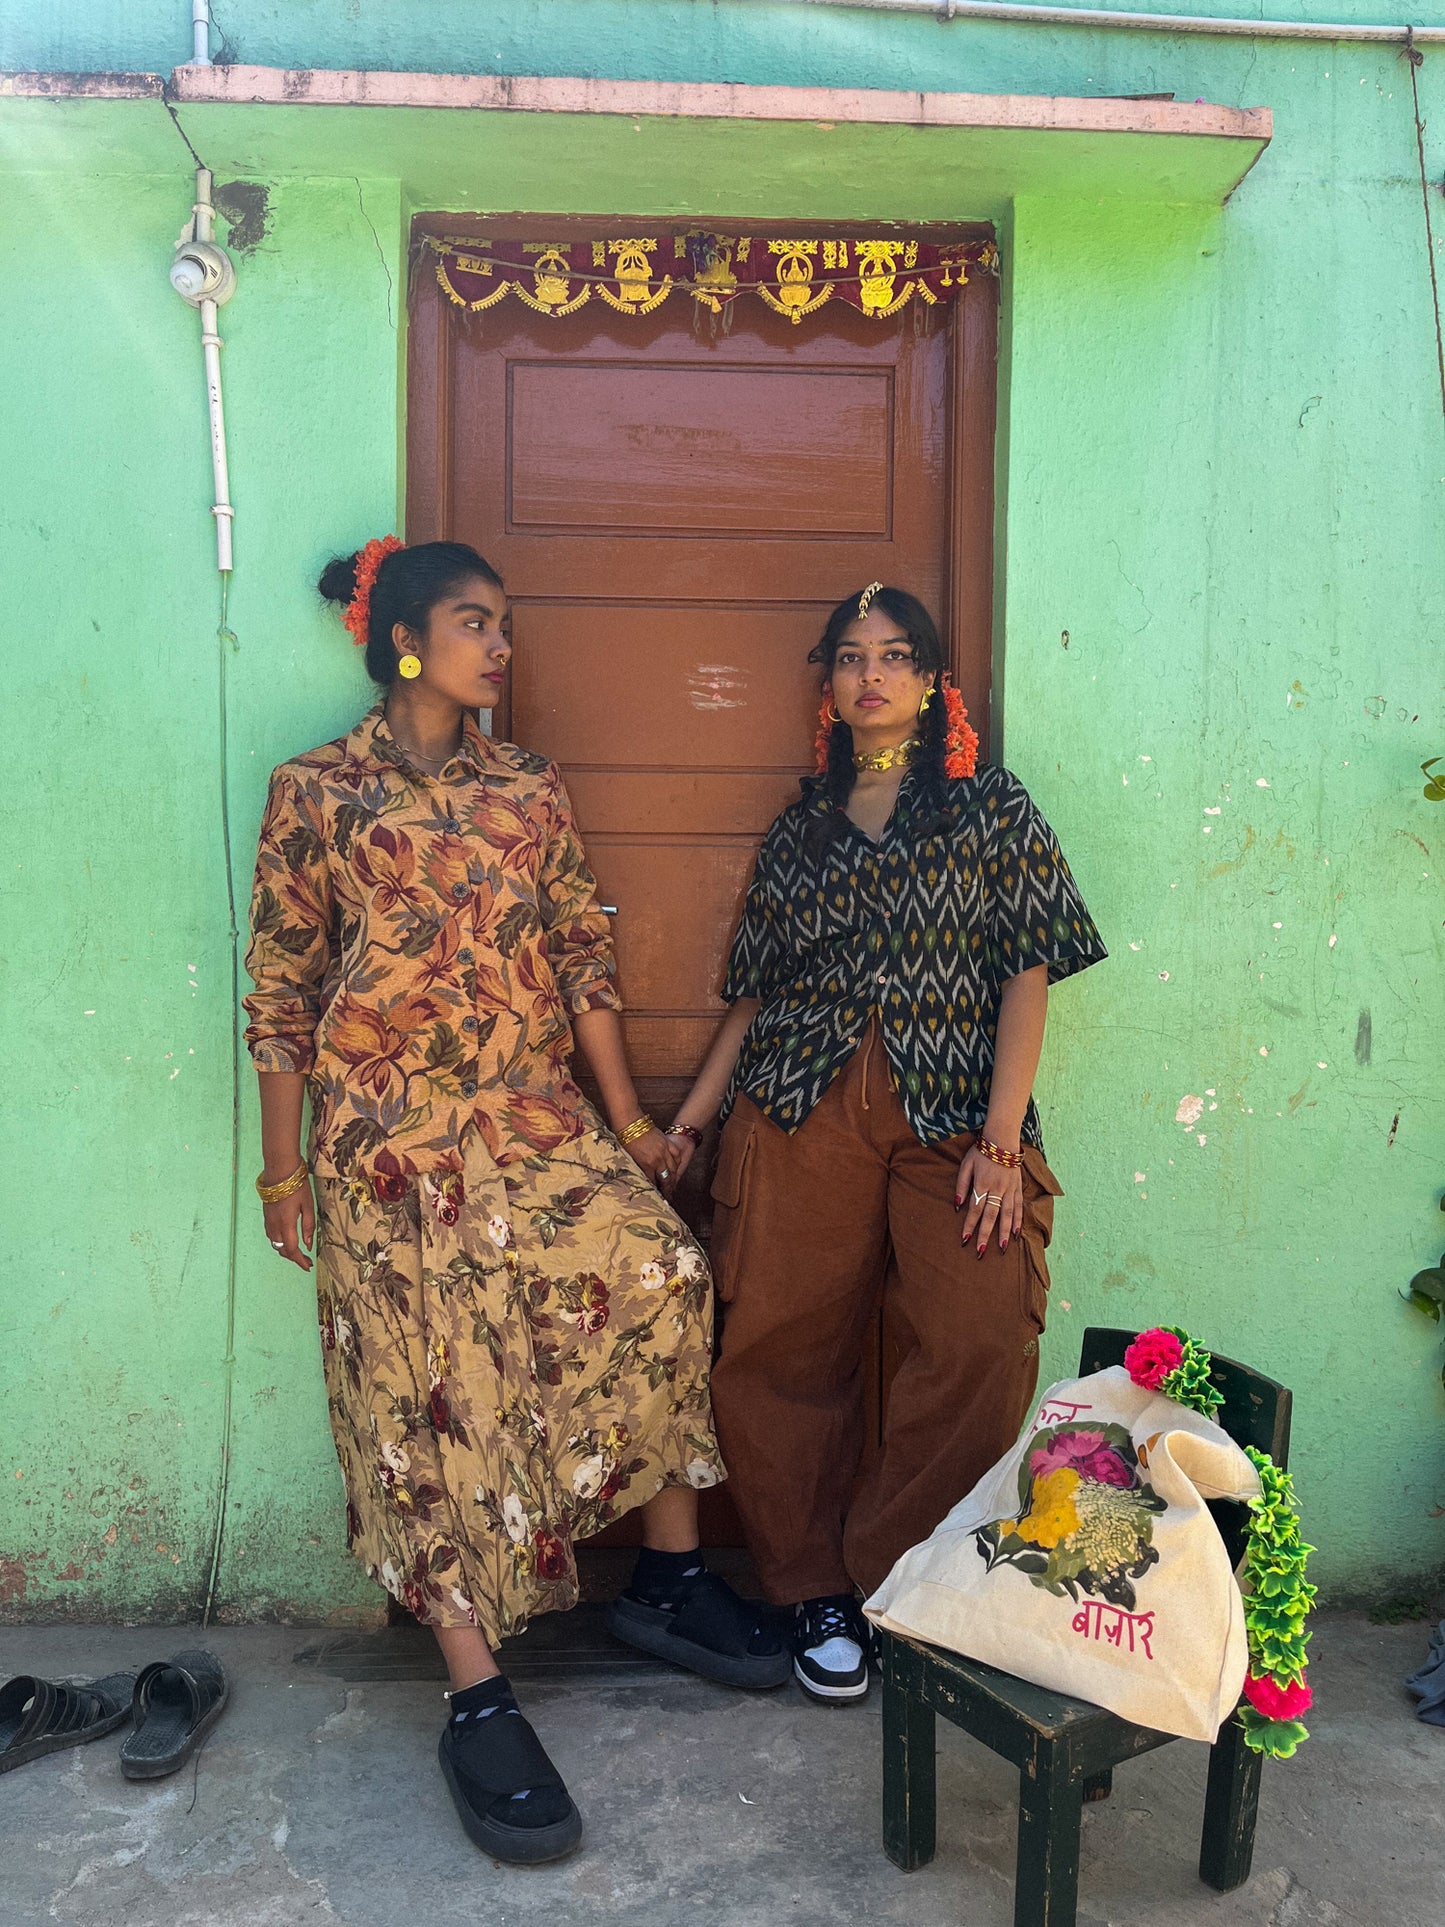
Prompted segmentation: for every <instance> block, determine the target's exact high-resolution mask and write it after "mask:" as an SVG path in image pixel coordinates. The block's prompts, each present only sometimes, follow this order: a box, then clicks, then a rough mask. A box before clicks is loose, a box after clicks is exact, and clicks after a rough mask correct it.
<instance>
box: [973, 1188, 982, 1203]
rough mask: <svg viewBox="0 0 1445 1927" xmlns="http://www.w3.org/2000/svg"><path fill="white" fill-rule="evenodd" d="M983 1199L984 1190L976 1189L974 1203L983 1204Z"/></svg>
mask: <svg viewBox="0 0 1445 1927" xmlns="http://www.w3.org/2000/svg"><path fill="white" fill-rule="evenodd" d="M983 1200H984V1194H983V1192H982V1191H975V1192H974V1194H973V1201H974V1203H975V1204H982V1203H983Z"/></svg>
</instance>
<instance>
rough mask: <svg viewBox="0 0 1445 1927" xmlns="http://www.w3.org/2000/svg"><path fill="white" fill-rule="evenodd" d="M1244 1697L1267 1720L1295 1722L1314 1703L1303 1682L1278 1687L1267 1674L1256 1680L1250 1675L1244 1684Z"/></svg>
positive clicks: (1293, 1682) (1292, 1682)
mask: <svg viewBox="0 0 1445 1927" xmlns="http://www.w3.org/2000/svg"><path fill="white" fill-rule="evenodd" d="M1244 1697H1245V1698H1246V1699H1247V1700H1248V1701H1249V1703H1250V1705H1251V1706H1252V1707H1253V1708H1254V1709H1255V1711H1256V1712H1257V1713H1263V1715H1264V1717H1265V1718H1266V1719H1267V1720H1297V1719H1298V1718H1299V1717H1300V1715H1301V1714H1302V1713H1308V1711H1309V1710H1310V1707H1311V1705H1312V1704H1313V1702H1314V1694H1313V1693H1312V1692H1311V1691H1310V1689H1309V1687H1308V1686H1306V1685H1305V1683H1304V1681H1303V1680H1299V1681H1297V1682H1296V1681H1294V1680H1292V1681H1291V1682H1290V1684H1289V1685H1288V1686H1280V1685H1277V1684H1276V1682H1275V1681H1274V1680H1272V1679H1270V1677H1269V1676H1268V1674H1266V1675H1265V1677H1264V1678H1263V1679H1256V1678H1255V1676H1254V1674H1253V1673H1251V1674H1250V1676H1249V1678H1248V1679H1247V1680H1246V1681H1245V1682H1244Z"/></svg>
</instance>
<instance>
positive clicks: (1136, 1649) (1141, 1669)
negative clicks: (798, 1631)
mask: <svg viewBox="0 0 1445 1927" xmlns="http://www.w3.org/2000/svg"><path fill="white" fill-rule="evenodd" d="M1259 1491H1260V1483H1259V1475H1258V1473H1257V1472H1256V1471H1255V1469H1254V1467H1253V1466H1252V1465H1251V1464H1250V1462H1249V1460H1248V1459H1247V1458H1246V1457H1245V1454H1244V1453H1243V1451H1241V1449H1240V1448H1239V1446H1237V1445H1236V1444H1235V1443H1234V1441H1233V1440H1232V1439H1231V1438H1229V1436H1228V1435H1227V1434H1226V1433H1225V1432H1223V1431H1222V1430H1221V1429H1220V1427H1219V1426H1218V1425H1216V1424H1214V1422H1213V1421H1212V1420H1210V1419H1207V1418H1205V1417H1203V1416H1202V1415H1201V1414H1200V1413H1198V1412H1195V1411H1191V1410H1190V1409H1189V1408H1188V1407H1187V1406H1184V1405H1180V1404H1178V1403H1176V1401H1175V1400H1173V1399H1171V1398H1166V1397H1165V1396H1164V1395H1163V1394H1162V1393H1161V1392H1155V1391H1149V1390H1147V1389H1146V1388H1145V1387H1143V1386H1141V1385H1136V1384H1135V1383H1134V1382H1133V1380H1132V1379H1131V1378H1130V1376H1129V1374H1128V1372H1127V1371H1126V1370H1125V1369H1124V1367H1123V1366H1122V1365H1115V1366H1111V1367H1110V1368H1109V1369H1108V1370H1107V1371H1103V1372H1095V1373H1094V1374H1093V1375H1092V1376H1091V1377H1089V1378H1076V1379H1069V1380H1066V1381H1065V1382H1064V1383H1062V1384H1059V1385H1055V1386H1053V1387H1052V1388H1051V1389H1050V1390H1049V1391H1048V1392H1047V1393H1046V1394H1045V1395H1044V1397H1043V1398H1042V1399H1041V1400H1040V1401H1039V1404H1038V1406H1037V1408H1036V1410H1035V1411H1034V1413H1033V1416H1032V1418H1031V1420H1030V1421H1029V1423H1028V1425H1027V1426H1026V1428H1025V1430H1024V1433H1023V1436H1022V1437H1021V1438H1020V1439H1019V1442H1018V1444H1017V1445H1015V1446H1014V1448H1013V1450H1012V1451H1011V1452H1010V1453H1009V1454H1008V1455H1007V1457H1005V1458H1003V1459H1001V1460H1000V1461H999V1463H998V1464H997V1465H996V1466H995V1467H994V1468H993V1470H992V1471H991V1472H987V1473H985V1474H984V1476H983V1478H982V1479H980V1480H979V1482H978V1484H977V1485H976V1486H975V1487H974V1489H973V1490H972V1492H970V1493H969V1495H968V1497H967V1498H965V1499H962V1500H960V1501H959V1503H958V1504H957V1505H956V1506H955V1507H954V1508H953V1510H952V1512H950V1513H949V1515H948V1517H947V1518H946V1519H945V1520H944V1521H943V1523H942V1524H941V1525H940V1526H939V1527H938V1529H937V1531H936V1532H934V1534H933V1535H932V1537H931V1538H929V1539H926V1540H925V1541H924V1542H923V1544H922V1545H919V1546H915V1547H914V1548H913V1549H912V1551H910V1552H906V1553H904V1555H903V1557H902V1558H901V1559H900V1560H899V1561H898V1563H897V1565H896V1566H895V1567H894V1568H893V1570H892V1572H891V1573H890V1574H889V1575H888V1577H887V1579H885V1580H884V1582H883V1584H882V1586H880V1587H879V1589H878V1591H877V1592H876V1593H874V1595H873V1597H872V1598H871V1599H870V1600H868V1601H867V1603H866V1605H865V1607H864V1611H865V1612H866V1613H867V1615H868V1617H869V1618H870V1619H871V1620H872V1621H873V1622H874V1623H875V1624H876V1625H879V1626H886V1627H887V1628H888V1629H889V1631H890V1632H896V1633H907V1634H911V1635H912V1636H913V1637H915V1638H917V1639H923V1640H927V1641H929V1642H930V1643H931V1644H933V1645H935V1646H945V1647H948V1648H949V1649H950V1650H951V1651H953V1652H957V1653H964V1654H967V1655H968V1657H969V1658H971V1659H980V1660H984V1661H985V1662H986V1663H987V1664H988V1665H990V1666H998V1667H1001V1668H1002V1669H1003V1670H1004V1671H1005V1672H1009V1673H1014V1674H1016V1675H1018V1677H1019V1678H1021V1679H1027V1680H1032V1681H1034V1682H1035V1683H1036V1684H1037V1685H1039V1686H1047V1687H1051V1688H1053V1689H1054V1690H1055V1691H1056V1692H1060V1693H1068V1694H1071V1695H1073V1696H1074V1697H1075V1698H1078V1699H1085V1700H1092V1701H1093V1702H1094V1704H1095V1705H1098V1706H1105V1707H1108V1709H1109V1710H1110V1711H1111V1712H1113V1713H1118V1714H1119V1715H1120V1716H1121V1717H1122V1718H1124V1719H1126V1720H1132V1721H1134V1722H1135V1723H1136V1724H1137V1725H1140V1726H1150V1727H1154V1728H1155V1729H1156V1730H1157V1731H1159V1732H1161V1733H1174V1734H1178V1735H1179V1736H1180V1737H1181V1738H1183V1739H1189V1740H1213V1739H1214V1737H1215V1735H1216V1733H1217V1732H1218V1731H1219V1728H1220V1726H1221V1724H1222V1723H1223V1721H1224V1720H1225V1719H1227V1718H1228V1717H1229V1715H1230V1714H1231V1713H1232V1712H1233V1711H1234V1708H1235V1706H1236V1704H1237V1703H1238V1700H1239V1695H1240V1690H1241V1688H1242V1687H1243V1685H1244V1679H1245V1672H1246V1668H1247V1665H1248V1650H1247V1644H1246V1638H1245V1626H1244V1609H1243V1605H1242V1602H1241V1600H1240V1594H1239V1587H1238V1586H1237V1584H1236V1583H1235V1578H1234V1574H1233V1572H1232V1571H1231V1570H1230V1564H1229V1558H1228V1555H1227V1554H1226V1552H1225V1550H1224V1542H1223V1540H1222V1539H1221V1538H1220V1536H1219V1530H1218V1528H1217V1527H1216V1525H1215V1523H1214V1521H1213V1519H1211V1518H1210V1516H1209V1514H1208V1512H1206V1510H1205V1501H1206V1500H1207V1499H1254V1498H1258V1496H1259Z"/></svg>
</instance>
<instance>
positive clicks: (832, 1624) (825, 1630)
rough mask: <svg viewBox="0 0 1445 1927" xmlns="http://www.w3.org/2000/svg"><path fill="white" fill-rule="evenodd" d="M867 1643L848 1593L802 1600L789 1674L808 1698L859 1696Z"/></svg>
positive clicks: (863, 1690)
mask: <svg viewBox="0 0 1445 1927" xmlns="http://www.w3.org/2000/svg"><path fill="white" fill-rule="evenodd" d="M869 1643H870V1642H869V1638H868V1627H867V1625H866V1624H865V1622H864V1619H863V1615H862V1614H861V1613H860V1612H859V1610H858V1602H857V1601H856V1600H855V1599H854V1597H853V1595H852V1594H851V1593H835V1594H833V1595H832V1596H831V1597H830V1598H827V1599H805V1600H804V1601H803V1603H802V1605H801V1606H798V1607H796V1608H795V1619H794V1624H793V1676H794V1678H795V1679H796V1680H797V1682H798V1684H799V1686H801V1687H802V1689H803V1691H804V1692H805V1693H806V1694H807V1695H808V1697H809V1698H810V1699H815V1700H820V1701H821V1702H822V1703H823V1704H824V1705H825V1706H839V1705H842V1704H844V1703H845V1702H847V1701H849V1700H861V1699H863V1698H865V1697H866V1696H867V1692H868V1649H869Z"/></svg>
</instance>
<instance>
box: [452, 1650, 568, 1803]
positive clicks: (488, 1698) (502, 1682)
mask: <svg viewBox="0 0 1445 1927" xmlns="http://www.w3.org/2000/svg"><path fill="white" fill-rule="evenodd" d="M523 1717H524V1715H523V1713H522V1710H521V1708H520V1707H519V1706H518V1705H517V1701H516V1697H515V1695H514V1694H513V1692H512V1686H511V1682H510V1680H508V1678H507V1676H506V1674H505V1673H497V1674H495V1675H494V1676H493V1677H492V1678H491V1679H481V1680H478V1681H477V1683H476V1685H475V1686H464V1687H463V1688H462V1690H461V1692H460V1693H453V1694H452V1695H451V1719H450V1720H449V1722H448V1726H449V1729H450V1732H451V1735H452V1743H453V1744H454V1745H455V1746H456V1747H457V1749H458V1751H457V1758H458V1760H459V1763H460V1765H461V1769H462V1772H463V1774H465V1772H466V1756H467V1752H468V1751H469V1750H470V1749H473V1748H476V1749H484V1748H485V1747H486V1745H487V1739H488V1733H489V1729H490V1728H491V1727H492V1725H493V1723H494V1722H495V1721H497V1720H505V1719H522V1718H523ZM473 1757H474V1758H475V1757H477V1756H476V1754H474V1755H473ZM493 1784H495V1782H494V1783H493ZM570 1810H571V1800H570V1798H569V1796H568V1794H567V1792H566V1789H565V1788H563V1787H554V1786H539V1787H532V1788H530V1789H526V1790H523V1791H521V1792H518V1793H513V1794H507V1793H502V1794H499V1795H498V1796H497V1798H496V1799H494V1800H493V1801H492V1802H491V1803H490V1805H489V1806H488V1808H487V1812H488V1813H489V1814H490V1816H491V1818H492V1819H494V1820H499V1821H500V1822H501V1823H502V1824H503V1825H504V1826H509V1827H549V1826H551V1825H552V1824H553V1823H554V1822H555V1821H557V1820H561V1819H564V1818H565V1817H566V1815H567V1814H568V1812H569V1811H570Z"/></svg>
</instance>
